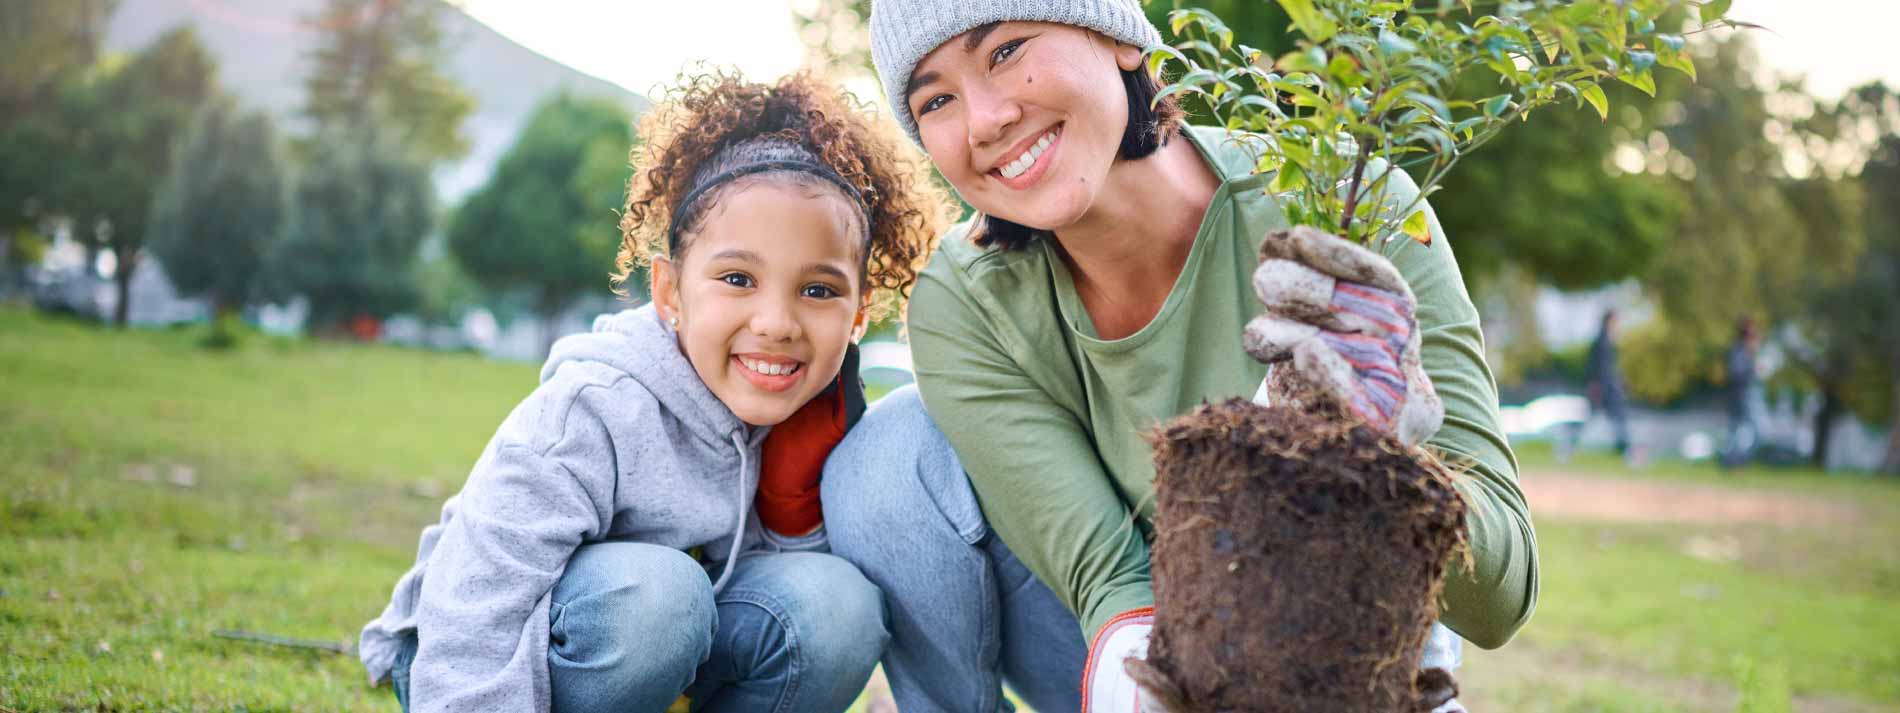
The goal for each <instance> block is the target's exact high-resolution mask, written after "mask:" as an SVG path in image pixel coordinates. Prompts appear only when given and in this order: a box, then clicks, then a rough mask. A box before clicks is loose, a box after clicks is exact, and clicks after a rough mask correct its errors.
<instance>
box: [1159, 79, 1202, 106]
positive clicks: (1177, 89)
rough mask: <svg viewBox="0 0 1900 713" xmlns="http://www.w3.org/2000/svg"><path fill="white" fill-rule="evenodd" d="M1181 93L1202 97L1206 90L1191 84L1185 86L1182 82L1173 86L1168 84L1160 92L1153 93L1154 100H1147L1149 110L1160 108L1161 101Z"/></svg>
mask: <svg viewBox="0 0 1900 713" xmlns="http://www.w3.org/2000/svg"><path fill="white" fill-rule="evenodd" d="M1182 92H1194V93H1195V94H1202V95H1205V94H1207V90H1205V89H1202V88H1200V87H1197V86H1194V85H1192V84H1187V83H1184V82H1176V83H1174V84H1170V85H1168V86H1165V87H1162V88H1161V91H1159V92H1155V98H1154V99H1152V100H1149V102H1148V106H1149V107H1151V108H1152V107H1156V106H1160V105H1161V100H1162V99H1166V98H1168V97H1170V96H1173V95H1176V94H1180V93H1182Z"/></svg>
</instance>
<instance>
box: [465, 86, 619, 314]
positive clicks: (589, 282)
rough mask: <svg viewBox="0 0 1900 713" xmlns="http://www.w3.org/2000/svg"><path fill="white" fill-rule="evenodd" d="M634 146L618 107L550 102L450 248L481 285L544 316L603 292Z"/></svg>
mask: <svg viewBox="0 0 1900 713" xmlns="http://www.w3.org/2000/svg"><path fill="white" fill-rule="evenodd" d="M633 141H634V136H633V117H632V115H630V114H628V113H627V111H626V110H625V109H623V108H622V107H621V106H620V105H619V104H617V103H614V102H612V101H607V100H602V99H589V98H581V97H574V96H568V95H565V94H562V95H557V96H554V97H552V98H550V99H548V100H547V101H545V102H543V103H542V105H541V106H540V107H539V108H538V109H536V110H535V113H534V115H533V116H532V117H531V118H530V119H529V120H528V123H527V126H526V128H524V129H522V131H521V136H520V138H518V139H517V140H516V142H515V145H514V147H513V148H511V149H509V150H508V153H507V154H506V155H505V156H503V157H502V159H501V162H500V163H499V164H497V166H496V167H495V173H494V175H493V176H492V177H490V178H489V180H488V183H487V185H484V186H483V187H482V188H481V189H480V190H478V191H476V192H475V193H474V194H473V195H471V196H469V198H468V201H467V202H466V203H464V204H463V205H462V208H461V209H460V210H459V211H457V212H456V214H455V217H454V219H453V220H452V221H451V222H450V224H449V230H448V239H449V250H450V251H451V253H453V254H454V255H455V257H456V260H457V261H458V262H460V263H461V265H462V268H463V269H464V270H466V271H467V273H468V274H469V275H470V276H472V277H474V278H475V279H476V280H477V281H479V282H481V283H482V285H483V286H484V287H487V288H488V289H491V290H497V291H509V290H526V291H529V292H531V293H532V294H533V295H534V300H535V303H536V311H538V312H540V313H541V314H542V315H544V316H546V315H552V314H555V313H557V312H559V311H560V310H561V309H563V308H565V307H566V306H567V305H568V304H569V303H570V302H571V301H572V300H573V299H574V297H576V296H578V295H580V294H583V293H587V292H595V291H599V292H604V290H605V289H606V287H607V275H608V274H609V273H610V272H612V270H613V265H614V254H615V252H616V251H617V250H618V248H619V245H620V234H619V231H618V230H617V229H616V220H615V217H614V211H615V209H616V208H618V207H619V206H620V202H621V195H622V191H624V190H625V189H626V186H627V180H628V179H629V178H631V177H632V170H631V168H629V166H628V162H627V156H628V148H629V147H630V146H632V145H633Z"/></svg>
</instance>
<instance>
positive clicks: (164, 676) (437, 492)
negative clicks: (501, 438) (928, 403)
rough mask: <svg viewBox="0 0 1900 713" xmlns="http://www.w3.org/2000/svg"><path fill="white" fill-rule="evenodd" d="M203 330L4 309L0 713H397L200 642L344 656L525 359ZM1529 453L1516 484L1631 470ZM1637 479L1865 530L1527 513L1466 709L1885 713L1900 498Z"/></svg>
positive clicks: (1662, 475)
mask: <svg viewBox="0 0 1900 713" xmlns="http://www.w3.org/2000/svg"><path fill="white" fill-rule="evenodd" d="M198 338H199V334H198V333H197V332H194V331H191V330H180V331H162V332H141V331H134V332H129V333H115V332H111V331H108V330H103V329H99V328H97V327H93V326H89V325H80V324H74V323H67V322H62V321H56V320H47V319H44V318H40V317H36V316H33V315H30V314H29V313H27V312H24V311H22V310H20V309H17V308H0V707H4V708H6V709H9V710H13V711H26V710H33V711H37V710H60V709H86V710H95V709H98V710H144V709H166V710H170V709H184V710H210V709H216V710H228V709H232V708H236V707H244V708H248V709H251V710H258V709H282V710H289V709H294V710H312V711H330V710H382V711H393V710H395V709H396V706H395V702H394V700H393V699H392V698H391V697H390V696H389V693H388V690H387V689H372V688H370V687H368V686H367V685H366V683H365V681H364V676H363V673H362V669H361V667H360V666H358V665H357V663H356V661H355V659H354V658H352V657H348V656H339V655H335V654H329V653H322V652H317V651H310V650H300V649H292V648H283V647H273V646H266V645H261V644H256V643H251V642H245V641H234V640H229V639H224V638H219V637H217V636H215V635H214V633H213V632H215V631H219V630H226V629H235V630H244V631H256V632H265V633H269V634H273V635H279V636H287V637H296V638H302V639H314V640H324V641H333V642H339V643H343V642H353V641H354V639H355V636H356V631H357V629H358V628H359V627H360V626H361V625H362V624H363V622H365V621H366V620H368V619H369V618H371V617H373V616H375V615H376V614H377V613H378V612H379V611H380V609H381V607H382V606H383V603H384V602H385V601H386V598H387V596H388V593H389V588H390V586H391V585H392V584H393V583H394V582H395V578H396V577H397V576H398V575H399V574H400V573H401V572H402V571H403V570H404V569H405V568H407V566H408V565H409V562H410V560H411V559H412V558H413V556H414V551H415V539H416V534H417V532H418V531H419V530H420V528H421V527H422V526H423V525H424V524H426V523H428V522H430V521H432V520H433V519H434V518H435V516H436V511H437V508H438V507H439V506H440V504H441V501H442V499H443V498H445V497H447V496H448V495H449V494H451V493H453V492H454V491H455V490H456V489H457V488H458V487H459V485H460V483H461V480H462V478H463V477H464V476H465V475H466V472H467V468H468V466H469V465H470V464H471V463H472V462H473V460H474V458H475V457H476V455H478V453H479V451H480V449H481V447H482V445H483V443H484V442H485V441H486V440H487V438H488V436H489V434H490V433H492V432H493V430H494V428H495V427H496V425H497V424H499V423H500V421H501V418H502V417H503V416H504V415H505V414H506V413H507V411H508V409H509V408H510V407H512V406H513V404H514V403H515V402H516V401H517V400H518V399H520V398H521V396H522V395H524V394H526V393H527V392H528V391H529V390H530V389H532V388H533V386H534V383H535V374H536V369H535V367H533V366H530V365H521V364H498V363H494V362H489V361H484V360H482V359H479V358H476V357H472V356H464V355H442V354H429V353H423V352H415V351H407V350H400V349H390V348H382V347H362V346H355V345H345V344H326V343H320V342H307V341H292V340H272V339H266V338H261V337H257V338H252V339H251V340H249V341H248V342H246V343H245V345H244V347H243V348H242V349H240V350H238V351H235V352H230V353H210V352H205V351H203V350H201V349H199V348H197V346H196V341H197V339H198ZM1525 460H1526V468H1525V470H1526V473H1525V476H1524V477H1525V478H1526V479H1527V480H1529V479H1532V478H1536V477H1539V474H1540V473H1543V472H1546V471H1554V470H1556V469H1559V468H1561V469H1563V470H1565V471H1566V472H1571V473H1575V474H1583V475H1585V476H1596V475H1602V476H1604V477H1616V476H1621V477H1629V476H1630V474H1629V473H1628V471H1624V470H1622V469H1621V466H1620V465H1619V464H1616V463H1614V462H1613V461H1610V460H1607V459H1598V460H1592V459H1589V458H1585V459H1582V460H1580V461H1579V462H1575V463H1571V464H1567V465H1563V466H1558V465H1556V464H1554V463H1552V462H1550V461H1549V459H1548V457H1547V456H1546V455H1544V454H1542V453H1540V452H1538V451H1534V450H1533V451H1527V452H1526V453H1525ZM1636 475H1638V476H1640V477H1644V478H1653V479H1659V480H1662V481H1666V482H1670V483H1680V484H1682V485H1683V486H1684V487H1697V488H1720V489H1725V490H1734V491H1736V492H1771V493H1785V494H1786V495H1787V496H1788V497H1794V498H1817V499H1823V500H1826V501H1828V502H1834V503H1840V504H1842V505H1843V506H1844V507H1847V508H1850V509H1851V511H1852V513H1854V514H1853V516H1851V517H1844V518H1841V519H1839V520H1838V521H1830V522H1822V523H1816V524H1815V526H1813V527H1802V528H1793V529H1781V528H1775V527H1768V526H1761V525H1757V524H1750V523H1728V524H1715V525H1681V524H1665V523H1614V524H1612V523H1605V522H1596V521H1589V520H1575V519H1565V518H1563V517H1558V516H1550V517H1546V516H1544V515H1542V514H1540V515H1539V519H1538V534H1539V538H1540V551H1541V555H1542V558H1543V559H1542V565H1543V591H1542V598H1541V604H1540V607H1539V609H1538V612H1537V615H1536V617H1535V619H1534V620H1533V621H1532V623H1531V624H1530V626H1529V627H1527V628H1526V629H1525V631H1524V632H1523V633H1522V634H1521V635H1520V636H1519V638H1518V640H1517V641H1515V642H1513V643H1512V644H1511V645H1510V646H1508V647H1506V648H1505V649H1503V650H1500V651H1497V652H1479V651H1477V650H1476V649H1467V652H1468V654H1467V661H1468V663H1467V667H1466V671H1465V674H1464V683H1465V687H1466V689H1467V691H1468V692H1469V693H1468V695H1467V700H1468V701H1470V702H1472V703H1474V704H1477V705H1474V706H1473V710H1479V711H1484V710H1513V711H1590V710H1636V711H1646V710H1656V711H1664V710H1711V711H1714V710H1721V711H1728V710H1735V709H1736V707H1737V705H1738V702H1739V703H1742V704H1745V705H1747V706H1749V709H1750V710H1764V711H1765V710H1777V709H1778V708H1777V707H1776V706H1777V705H1782V706H1785V705H1786V703H1787V702H1788V701H1789V700H1792V702H1793V705H1794V707H1795V708H1796V709H1802V710H1827V711H1835V710H1841V711H1850V710H1891V709H1895V708H1900V606H1896V605H1900V547H1896V546H1895V543H1897V542H1900V483H1895V482H1890V481H1883V480H1878V479H1871V478H1855V477H1840V476H1827V475H1823V474H1816V473H1805V472H1785V473H1784V472H1764V473H1756V474H1749V475H1744V476H1738V477H1731V478H1724V477H1722V476H1720V475H1718V474H1716V473H1715V472H1714V471H1712V470H1708V469H1703V468H1699V467H1694V466H1678V465H1657V466H1654V467H1651V468H1649V469H1647V470H1645V471H1641V472H1639V473H1637V474H1636ZM1743 693H1746V694H1747V695H1742V694H1743Z"/></svg>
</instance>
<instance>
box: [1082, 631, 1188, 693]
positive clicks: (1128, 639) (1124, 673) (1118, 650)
mask: <svg viewBox="0 0 1900 713" xmlns="http://www.w3.org/2000/svg"><path fill="white" fill-rule="evenodd" d="M1154 612H1155V610H1154V607H1142V608H1140V609H1134V610H1130V611H1125V612H1122V613H1120V614H1117V615H1115V616H1114V618H1111V619H1109V620H1108V623H1107V624H1104V625H1102V630H1101V631H1099V632H1096V634H1095V641H1094V643H1093V644H1092V645H1091V646H1089V660H1088V665H1087V666H1085V667H1083V669H1082V713H1182V712H1183V711H1185V710H1186V707H1185V705H1184V704H1182V702H1181V700H1180V698H1181V695H1180V693H1179V692H1178V691H1177V690H1176V689H1175V687H1174V685H1173V684H1172V683H1170V682H1168V681H1167V679H1166V677H1165V676H1162V675H1161V674H1160V673H1159V672H1157V671H1155V669H1154V668H1153V667H1151V666H1149V665H1148V661H1147V659H1148V635H1149V633H1150V632H1152V631H1154V623H1155V614H1154Z"/></svg>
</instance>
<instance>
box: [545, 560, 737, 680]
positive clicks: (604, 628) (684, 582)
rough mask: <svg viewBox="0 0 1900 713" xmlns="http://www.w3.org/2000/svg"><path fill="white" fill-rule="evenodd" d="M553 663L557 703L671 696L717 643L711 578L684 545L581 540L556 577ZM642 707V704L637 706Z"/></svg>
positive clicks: (550, 658)
mask: <svg viewBox="0 0 1900 713" xmlns="http://www.w3.org/2000/svg"><path fill="white" fill-rule="evenodd" d="M548 617H549V623H548V624H549V635H548V644H549V648H548V663H549V666H548V669H549V675H550V677H551V678H552V679H553V680H552V684H553V696H554V701H553V702H554V704H555V705H554V708H555V710H598V709H603V708H608V707H619V706H636V703H643V702H649V701H659V702H660V705H662V706H663V705H664V704H665V702H668V701H671V700H673V698H675V697H677V696H678V695H679V694H680V692H681V691H683V690H685V689H686V686H687V685H688V684H690V683H692V680H693V675H694V671H695V670H696V669H697V668H698V667H699V665H700V663H702V662H704V661H705V660H706V658H707V656H708V655H709V654H710V652H711V649H712V637H713V631H714V627H715V625H716V623H715V622H716V617H715V613H714V606H713V593H712V585H711V583H710V582H709V581H708V580H707V578H706V572H705V570H703V569H701V568H700V566H699V563H698V562H695V561H694V560H693V558H692V557H689V556H687V555H686V553H684V552H680V551H678V550H674V549H671V548H668V547H661V546H658V545H649V544H641V543H632V542H601V543H595V544H591V545H586V546H583V547H581V548H580V549H579V550H577V551H576V552H575V553H574V556H573V557H572V558H571V559H569V560H568V563H567V570H566V572H564V573H563V574H562V575H561V579H560V581H559V582H557V583H555V585H554V592H553V595H552V603H551V606H550V607H549V614H548ZM636 707H638V706H636Z"/></svg>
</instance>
